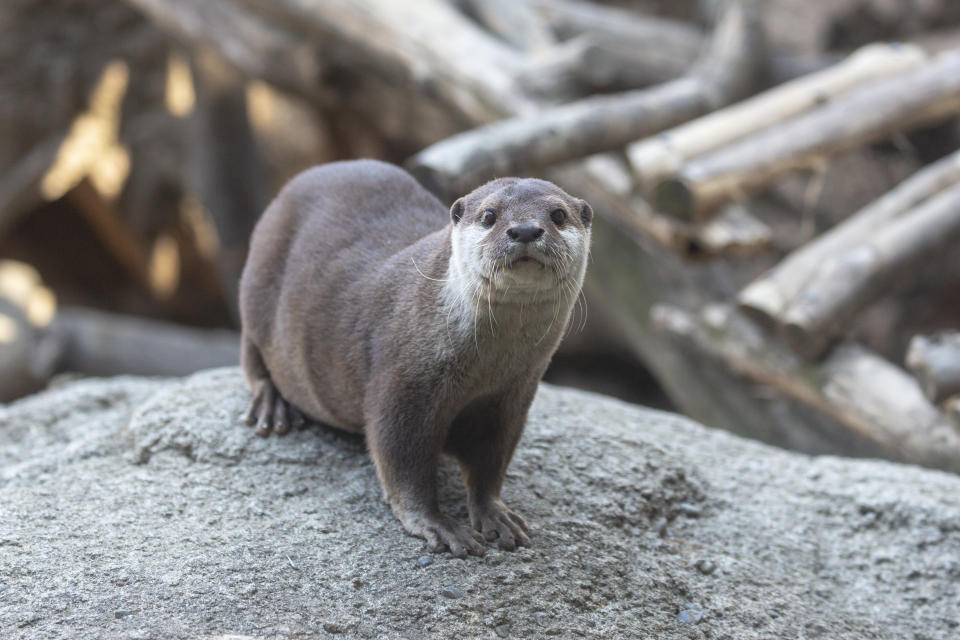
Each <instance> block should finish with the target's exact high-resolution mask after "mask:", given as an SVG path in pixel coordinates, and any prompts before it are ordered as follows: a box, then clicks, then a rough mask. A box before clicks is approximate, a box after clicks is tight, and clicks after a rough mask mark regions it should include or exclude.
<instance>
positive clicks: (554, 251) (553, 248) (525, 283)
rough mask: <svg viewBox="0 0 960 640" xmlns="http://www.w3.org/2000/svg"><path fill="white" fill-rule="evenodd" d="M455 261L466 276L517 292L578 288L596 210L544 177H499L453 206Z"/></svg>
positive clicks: (584, 265)
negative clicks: (572, 285)
mask: <svg viewBox="0 0 960 640" xmlns="http://www.w3.org/2000/svg"><path fill="white" fill-rule="evenodd" d="M450 216H451V218H452V219H453V233H452V242H453V246H452V252H453V256H452V258H453V262H454V264H455V266H456V268H457V269H458V271H459V272H460V274H461V275H462V276H465V277H467V278H469V279H479V280H481V281H482V282H483V283H484V284H485V285H488V286H490V287H492V288H493V290H494V291H501V292H515V293H516V294H518V295H524V294H529V293H532V292H536V291H543V290H548V289H558V290H567V291H570V290H571V287H570V286H569V284H570V283H575V284H576V287H574V288H572V290H573V291H574V292H575V291H578V290H579V287H580V284H581V283H582V281H583V274H584V270H585V269H586V264H587V253H588V251H589V246H590V223H591V221H592V219H593V209H591V208H590V205H589V204H587V203H586V202H584V201H583V200H580V199H579V198H574V197H573V196H571V195H569V194H568V193H566V192H565V191H564V190H563V189H561V188H560V187H558V186H556V185H555V184H553V183H551V182H547V181H546V180H536V179H524V178H501V179H499V180H494V181H492V182H488V183H487V184H485V185H483V186H482V187H479V188H477V189H475V190H474V191H472V192H470V193H469V194H467V195H465V196H464V197H462V198H460V199H459V200H457V201H456V202H454V203H453V206H452V207H450Z"/></svg>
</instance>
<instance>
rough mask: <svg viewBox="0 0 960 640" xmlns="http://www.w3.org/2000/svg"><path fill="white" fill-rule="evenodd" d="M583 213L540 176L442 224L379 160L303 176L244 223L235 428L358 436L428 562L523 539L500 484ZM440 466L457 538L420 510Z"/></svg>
mask: <svg viewBox="0 0 960 640" xmlns="http://www.w3.org/2000/svg"><path fill="white" fill-rule="evenodd" d="M592 216H593V211H592V209H591V208H590V205H588V204H587V203H586V202H584V201H583V200H580V199H578V198H575V197H572V196H570V195H568V194H567V193H565V192H564V191H563V190H561V189H560V188H559V187H557V186H556V185H554V184H552V183H550V182H547V181H544V180H537V179H520V178H501V179H497V180H493V181H491V182H488V183H487V184H485V185H483V186H481V187H479V188H477V189H476V190H474V191H473V192H471V193H470V194H468V195H466V196H464V197H462V198H460V199H458V200H457V201H456V202H454V203H453V205H452V206H451V207H450V209H449V214H448V212H447V209H446V208H445V207H444V206H443V205H442V204H441V203H440V201H439V200H437V199H436V198H435V197H434V196H433V195H432V194H430V193H429V192H428V191H426V190H425V189H424V188H423V187H421V186H420V185H419V184H418V183H417V181H416V180H414V179H413V177H411V176H410V175H409V174H407V173H406V172H405V171H403V170H401V169H399V168H398V167H395V166H393V165H389V164H386V163H383V162H378V161H373V160H353V161H345V162H337V163H332V164H327V165H321V166H318V167H314V168H312V169H308V170H306V171H304V172H303V173H301V174H299V175H298V176H296V177H295V178H293V179H292V180H291V181H290V182H289V183H288V184H287V185H286V186H285V187H284V188H283V189H282V190H281V192H280V193H279V195H278V196H277V197H276V199H275V200H274V201H273V202H272V203H271V204H270V205H269V206H268V207H267V209H266V211H265V212H264V214H263V216H262V217H261V219H260V220H259V222H258V223H257V225H256V227H255V229H254V232H253V235H252V238H251V242H250V253H249V255H248V257H247V262H246V264H245V266H244V270H243V275H242V277H241V282H240V314H241V323H242V340H241V364H242V368H243V371H244V374H245V377H246V381H247V384H248V385H249V387H250V390H251V391H252V393H253V400H252V402H251V403H250V407H249V409H248V411H247V414H246V418H247V421H248V422H249V423H250V424H253V425H255V426H256V430H257V433H258V434H260V435H268V434H269V433H271V432H273V433H276V434H280V435H282V434H284V433H286V432H287V431H288V430H289V429H290V428H291V427H294V426H300V425H302V424H304V423H305V422H307V421H310V420H314V421H317V422H320V423H324V424H327V425H331V426H333V427H336V428H339V429H342V430H345V431H349V432H354V433H361V434H363V435H364V437H365V439H366V442H367V446H368V449H369V451H370V454H371V457H372V458H373V462H374V465H375V467H376V471H377V475H378V477H379V479H380V483H381V485H382V487H383V491H384V494H385V497H386V500H387V501H388V502H389V504H390V506H391V507H392V509H393V511H394V513H395V514H396V516H397V518H399V520H400V522H401V523H402V524H403V526H404V527H405V528H406V530H407V531H408V532H410V533H411V534H413V535H415V536H420V537H422V538H424V539H426V540H427V542H428V543H429V545H430V547H431V548H432V550H433V551H435V552H441V551H445V550H448V551H449V552H451V553H452V554H453V555H454V556H457V557H460V558H463V557H466V555H467V554H472V555H482V554H483V553H484V550H485V546H484V544H485V542H494V541H496V544H498V546H500V547H501V548H503V549H508V550H513V549H515V548H516V547H517V545H528V544H529V542H530V540H529V531H530V530H529V528H528V526H527V524H526V522H524V520H523V518H521V517H520V516H519V515H517V514H516V513H514V512H513V511H512V510H511V509H510V508H509V507H507V506H506V505H505V504H504V503H503V501H502V500H501V498H500V489H501V486H502V485H503V480H504V475H505V473H506V469H507V465H508V464H509V462H510V459H511V458H512V456H513V452H514V449H515V447H516V446H517V442H518V440H519V439H520V435H521V433H522V432H523V428H524V423H525V421H526V416H527V411H528V409H529V407H530V404H531V402H532V401H533V396H534V394H535V392H536V390H537V385H538V383H539V381H540V378H541V377H542V376H543V373H544V371H545V369H546V368H547V364H548V363H549V361H550V359H551V357H552V356H553V353H554V351H555V350H556V348H557V345H558V344H559V342H560V339H561V338H562V336H563V334H564V331H565V329H566V326H567V323H568V321H569V318H570V315H571V311H572V308H573V305H574V303H575V301H576V299H577V296H578V295H579V294H580V288H581V285H582V283H583V277H584V272H585V270H586V264H587V255H588V250H589V242H590V223H591V220H592ZM441 454H448V455H451V456H453V457H454V458H455V459H456V460H457V461H458V462H459V465H460V467H461V470H462V473H463V476H464V480H465V483H466V488H467V502H468V504H467V506H468V511H469V515H470V523H471V525H472V526H469V527H468V526H465V525H463V524H461V523H459V522H457V521H456V520H454V519H453V518H450V517H448V516H446V515H444V514H443V513H441V511H440V509H439V507H438V503H437V487H436V482H437V479H436V476H437V463H438V459H439V456H440V455H441Z"/></svg>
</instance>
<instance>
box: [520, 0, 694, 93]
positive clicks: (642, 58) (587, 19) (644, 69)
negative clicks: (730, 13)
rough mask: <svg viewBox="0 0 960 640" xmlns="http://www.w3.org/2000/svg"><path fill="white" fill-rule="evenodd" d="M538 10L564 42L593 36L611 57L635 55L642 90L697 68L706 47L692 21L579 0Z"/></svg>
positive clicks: (538, 0)
mask: <svg viewBox="0 0 960 640" xmlns="http://www.w3.org/2000/svg"><path fill="white" fill-rule="evenodd" d="M533 5H534V6H536V8H537V10H538V11H539V12H540V13H541V14H542V15H543V16H544V17H545V18H546V19H547V20H548V21H549V23H550V25H551V26H552V27H553V28H554V30H555V31H556V32H557V34H558V35H559V36H560V37H561V38H565V39H566V38H575V37H577V36H584V35H589V36H592V38H591V40H592V41H594V42H597V43H603V46H604V49H605V50H607V51H608V52H609V54H608V55H611V56H612V55H615V53H616V52H622V53H623V54H625V55H629V56H630V59H631V62H632V64H631V65H630V68H631V73H632V74H633V76H632V77H633V79H634V80H633V81H634V82H641V84H638V85H636V86H643V85H645V84H646V85H649V84H656V83H659V82H666V81H667V80H671V79H673V78H677V77H679V76H681V75H683V74H684V73H686V72H687V71H688V70H689V69H690V67H691V66H692V65H693V64H694V62H695V61H696V59H697V56H698V55H699V54H700V52H701V50H702V49H703V47H704V46H705V44H706V37H705V35H704V33H703V32H702V31H700V29H698V28H697V27H694V26H692V25H690V24H689V23H686V22H681V21H679V20H671V19H669V18H660V17H656V16H650V15H643V14H639V13H636V12H633V11H627V10H624V9H617V8H614V7H608V6H604V5H600V4H594V3H589V2H580V1H578V0H561V1H554V0H549V1H548V0H534V2H533Z"/></svg>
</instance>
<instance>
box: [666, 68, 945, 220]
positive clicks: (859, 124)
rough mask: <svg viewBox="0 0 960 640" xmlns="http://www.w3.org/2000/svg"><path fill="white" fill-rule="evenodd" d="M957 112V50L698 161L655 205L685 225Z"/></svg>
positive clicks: (689, 165) (678, 176)
mask: <svg viewBox="0 0 960 640" xmlns="http://www.w3.org/2000/svg"><path fill="white" fill-rule="evenodd" d="M958 112H960V51H954V52H951V53H948V54H943V55H941V56H938V57H936V58H934V59H933V60H931V61H929V62H927V63H926V64H924V65H922V66H921V67H919V68H916V69H912V70H909V71H906V72H903V73H900V74H897V75H894V76H890V77H887V78H884V79H881V80H878V81H876V82H872V83H870V84H868V85H866V86H863V87H860V88H856V89H853V90H852V91H849V92H847V93H845V94H842V95H840V96H838V97H837V98H835V99H834V100H832V101H831V102H829V103H827V104H826V105H824V106H822V107H819V108H817V109H815V110H813V111H810V112H809V113H806V114H803V115H800V116H797V117H796V118H793V119H792V120H789V121H787V122H785V123H783V124H781V125H779V126H777V127H771V128H768V129H764V130H763V131H760V132H757V133H755V134H753V135H750V136H748V137H746V138H743V139H741V140H738V141H736V142H733V143H731V144H729V145H727V146H724V147H722V148H720V149H718V150H716V151H714V152H712V153H707V154H705V155H702V156H699V157H696V158H694V159H693V160H691V161H690V162H688V163H686V164H684V165H683V166H682V167H681V168H680V169H679V170H677V172H676V174H675V176H674V177H673V178H671V179H668V180H662V181H660V182H659V183H658V185H657V187H656V191H655V193H654V196H653V199H652V201H653V204H654V206H656V207H657V209H659V210H662V211H664V212H667V213H669V214H671V215H675V216H677V217H680V218H682V219H687V220H690V219H695V218H703V217H705V216H706V215H708V214H709V213H710V212H712V211H714V210H716V209H717V208H718V207H719V206H720V205H721V204H722V203H724V202H727V201H729V200H733V199H737V198H742V197H744V196H746V195H747V194H749V193H750V192H751V191H753V190H756V189H757V188H759V187H761V186H763V185H765V184H767V183H768V182H770V181H771V180H773V179H774V178H776V177H778V176H780V175H782V174H784V173H786V172H788V171H793V170H797V169H806V168H812V167H814V166H816V165H817V164H818V163H819V162H821V161H822V159H823V158H824V157H825V156H829V155H831V154H835V153H837V152H839V151H842V150H845V149H850V148H853V147H856V146H859V145H863V144H866V143H869V142H873V141H876V140H880V139H883V138H886V137H889V136H890V135H891V134H892V133H894V132H897V131H903V130H908V129H912V128H915V127H918V126H921V125H926V124H931V123H933V122H937V121H939V120H942V119H944V118H946V117H948V116H950V115H953V114H956V113H958ZM851 114H856V116H855V117H851Z"/></svg>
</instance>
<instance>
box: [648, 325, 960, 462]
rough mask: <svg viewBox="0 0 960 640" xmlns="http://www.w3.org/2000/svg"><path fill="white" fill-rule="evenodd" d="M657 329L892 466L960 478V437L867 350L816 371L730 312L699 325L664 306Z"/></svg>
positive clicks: (913, 387) (842, 354) (853, 349)
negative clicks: (868, 446) (876, 451)
mask: <svg viewBox="0 0 960 640" xmlns="http://www.w3.org/2000/svg"><path fill="white" fill-rule="evenodd" d="M653 322H654V324H655V326H656V327H658V328H659V329H660V330H662V331H664V332H665V333H666V334H667V335H668V336H670V337H671V338H672V339H673V340H674V341H676V342H677V343H678V344H680V345H682V346H683V347H684V348H686V349H687V350H690V351H692V352H694V353H696V354H699V355H700V356H701V357H707V358H710V359H712V360H714V361H717V362H719V363H721V364H722V365H723V366H724V367H726V368H727V369H728V370H729V371H732V372H734V373H736V374H739V375H741V376H744V377H746V378H747V379H749V380H751V381H753V382H755V383H758V384H762V385H765V386H767V387H769V388H772V389H774V390H775V391H776V392H777V393H778V394H782V396H783V397H785V398H788V399H790V400H791V401H794V402H798V403H800V404H802V405H806V406H807V407H809V408H811V409H813V410H815V411H817V412H819V413H820V414H822V415H824V416H826V417H829V418H831V419H832V420H834V421H835V422H836V425H837V427H838V428H840V429H843V430H847V431H849V433H850V434H855V435H856V437H858V438H860V439H862V440H863V441H865V442H866V443H872V445H873V446H877V447H879V448H880V449H881V450H882V451H883V452H884V453H885V454H886V455H888V456H889V457H891V458H892V459H894V460H901V461H903V462H910V463H914V464H921V465H924V466H928V467H934V468H939V469H944V470H948V471H954V472H956V471H960V432H958V431H957V429H955V428H954V426H953V425H952V424H951V423H950V422H949V421H948V420H947V419H946V418H945V417H944V416H943V414H941V413H940V412H939V411H938V410H937V409H936V407H934V406H933V405H932V404H930V402H929V401H928V400H927V399H926V398H925V397H924V395H923V393H922V392H921V390H920V388H919V386H917V384H916V381H914V380H913V378H911V377H910V376H909V375H908V374H907V373H906V372H905V371H903V370H901V369H900V368H898V367H896V366H894V365H892V364H890V363H889V362H887V361H886V360H884V359H883V358H880V357H879V356H877V355H875V354H873V353H871V352H869V351H867V350H866V349H863V348H862V347H859V346H856V345H844V346H842V347H839V348H837V349H835V350H834V351H832V352H831V354H830V356H829V357H828V358H827V359H826V360H825V361H823V362H822V363H819V364H815V365H811V364H808V363H805V362H803V361H801V360H799V359H798V358H797V357H796V356H794V355H792V354H791V353H789V352H788V351H786V350H784V349H783V348H782V347H780V346H779V345H777V344H776V341H775V340H769V339H768V338H767V337H766V336H764V335H763V334H762V333H761V332H758V331H757V328H756V326H755V325H753V324H752V323H750V322H749V321H748V320H747V319H746V318H745V317H743V316H741V315H740V314H738V313H737V312H736V311H734V310H732V309H730V308H728V307H719V306H713V307H709V308H707V309H706V310H705V311H704V313H703V314H702V316H700V317H696V316H692V315H690V314H688V313H686V312H684V311H681V310H679V309H677V308H674V307H663V306H661V307H657V308H656V309H655V310H654V312H653ZM821 426H822V425H821ZM833 437H836V438H837V439H840V440H842V439H845V436H844V435H843V434H840V433H838V434H833Z"/></svg>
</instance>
